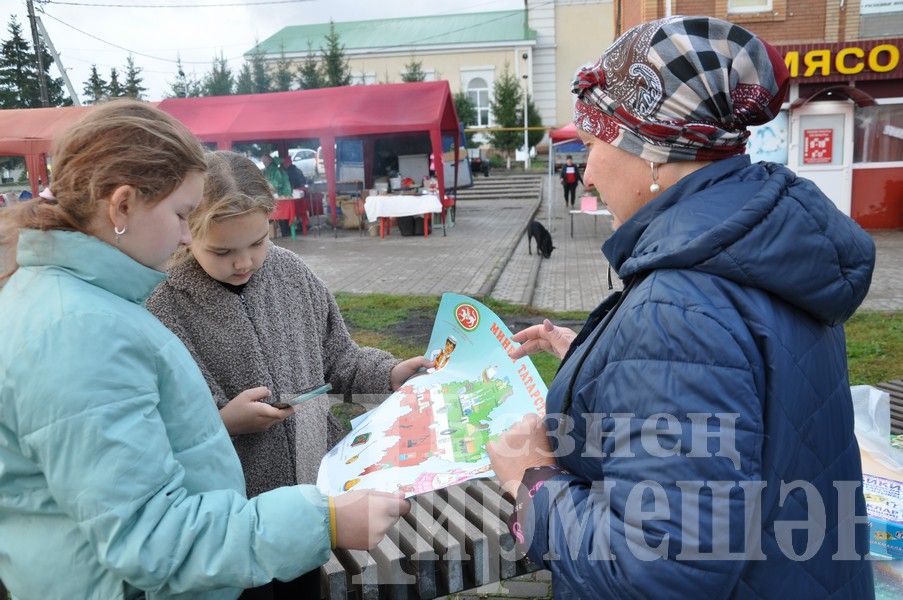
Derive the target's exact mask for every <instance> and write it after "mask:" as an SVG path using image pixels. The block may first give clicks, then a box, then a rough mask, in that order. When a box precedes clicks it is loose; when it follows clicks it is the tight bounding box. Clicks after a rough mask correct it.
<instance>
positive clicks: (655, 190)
mask: <svg viewBox="0 0 903 600" xmlns="http://www.w3.org/2000/svg"><path fill="white" fill-rule="evenodd" d="M649 168H651V169H652V185H650V186H649V191H650V192H652V193H653V194H657V193H658V192H659V191H660V190H661V189H662V186H660V185H659V184H658V165H657V164H655V163H654V162H651V161H650V162H649Z"/></svg>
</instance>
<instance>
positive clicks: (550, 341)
mask: <svg viewBox="0 0 903 600" xmlns="http://www.w3.org/2000/svg"><path fill="white" fill-rule="evenodd" d="M575 337H577V332H576V331H574V330H573V329H568V328H567V327H558V326H556V325H553V324H552V322H551V321H550V320H548V319H545V320H544V321H543V322H542V325H533V326H532V327H527V328H526V329H522V330H521V331H518V332H517V333H515V334H514V335H513V336H511V339H512V340H514V341H515V342H518V343H519V344H520V346H518V347H517V348H514V349H512V350H509V351H508V356H510V357H511V358H513V359H515V360H517V359H518V358H523V357H524V356H527V355H528V354H536V353H537V352H549V353H551V354H554V355H555V356H557V357H558V358H559V359H561V358H564V355H565V354H567V351H568V348H570V347H571V342H573V341H574V338H575Z"/></svg>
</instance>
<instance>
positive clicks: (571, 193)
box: [561, 154, 583, 208]
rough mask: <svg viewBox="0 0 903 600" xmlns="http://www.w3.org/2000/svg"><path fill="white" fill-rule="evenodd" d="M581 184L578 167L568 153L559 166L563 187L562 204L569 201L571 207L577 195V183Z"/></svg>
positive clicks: (581, 179)
mask: <svg viewBox="0 0 903 600" xmlns="http://www.w3.org/2000/svg"><path fill="white" fill-rule="evenodd" d="M578 183H579V184H581V185H583V177H582V176H581V175H580V167H578V166H577V165H575V164H574V157H573V156H571V155H570V154H568V155H567V158H566V159H565V161H564V164H563V165H562V166H561V185H562V187H564V205H565V206H567V205H568V203H570V206H571V208H573V207H574V202H575V200H576V197H577V184H578Z"/></svg>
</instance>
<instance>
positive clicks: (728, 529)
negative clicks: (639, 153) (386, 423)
mask: <svg viewBox="0 0 903 600" xmlns="http://www.w3.org/2000/svg"><path fill="white" fill-rule="evenodd" d="M603 251H604V253H605V255H606V256H607V257H608V258H609V261H610V263H611V264H612V266H613V267H614V268H615V269H616V270H617V272H618V274H619V276H620V277H621V278H622V279H623V280H624V281H625V282H626V291H625V293H624V294H623V295H622V296H621V297H620V298H618V303H617V305H616V306H614V308H613V309H612V304H614V302H613V300H612V301H609V302H607V303H603V306H601V307H600V308H599V309H597V310H596V311H595V312H594V314H593V315H591V318H590V320H589V321H588V324H587V327H585V328H584V331H583V332H581V334H580V336H579V337H578V338H577V340H576V341H575V344H574V345H573V346H572V349H571V353H570V355H569V356H568V357H567V358H566V360H565V362H564V363H563V365H562V367H561V369H560V371H559V373H558V375H557V376H556V378H555V381H554V382H553V384H552V386H551V388H550V389H549V394H548V412H549V414H550V415H552V414H555V413H565V414H566V415H568V417H569V420H568V419H564V420H562V425H561V427H560V428H559V430H558V433H556V434H555V435H553V438H557V439H558V442H559V443H560V444H562V445H561V446H559V448H560V449H561V454H562V456H560V457H559V458H558V463H559V467H560V468H561V469H563V471H562V472H559V473H558V474H557V475H552V476H551V478H549V479H546V480H545V483H544V484H543V485H541V486H540V485H537V486H536V487H535V488H534V492H535V494H536V495H535V496H534V497H533V498H532V502H526V503H525V505H524V508H523V509H522V513H521V525H522V527H523V533H524V538H525V541H526V544H527V546H528V548H529V555H530V557H531V558H532V559H533V560H534V561H537V562H543V563H544V564H545V565H546V567H547V568H550V569H551V570H552V572H553V582H554V585H553V587H554V592H555V597H556V598H594V597H599V598H603V597H604V598H642V597H701V598H722V597H743V598H760V597H774V598H807V597H828V596H830V597H836V598H869V597H872V596H873V595H874V591H873V585H872V570H871V567H870V565H869V563H868V562H867V561H866V560H862V559H861V558H860V557H861V556H862V555H864V554H866V553H867V550H868V540H867V528H866V526H865V525H864V518H863V515H864V514H865V505H864V500H863V495H862V491H861V487H860V484H861V479H862V474H861V468H860V460H859V448H858V446H857V444H856V439H855V437H854V435H853V410H852V404H851V399H850V391H849V384H848V378H847V361H846V352H845V340H844V332H843V327H842V323H843V322H844V321H845V320H846V319H847V318H849V317H850V316H851V315H852V314H853V312H854V310H855V309H856V307H857V306H858V305H859V304H860V302H861V301H862V299H863V298H864V296H865V294H866V291H867V289H868V286H869V283H870V281H871V274H872V269H873V266H874V256H875V254H874V244H873V242H872V240H871V238H870V237H869V236H868V235H867V234H866V233H865V232H863V231H862V230H861V229H860V228H859V227H858V226H857V225H856V224H855V223H854V222H853V221H851V220H850V219H849V218H847V217H846V216H844V215H843V214H841V213H840V212H839V211H838V210H836V208H835V207H834V206H833V204H832V203H831V202H830V200H828V199H827V198H826V197H825V196H824V194H822V193H821V192H820V191H819V190H818V188H817V187H816V186H815V185H814V184H812V182H810V181H808V180H805V179H799V178H797V177H796V176H795V175H794V174H793V173H792V172H791V171H789V170H788V169H786V168H784V167H782V166H778V165H773V164H765V163H760V164H756V165H750V164H749V159H748V158H747V157H745V156H744V157H736V158H731V159H727V160H722V161H719V162H715V163H713V164H711V165H709V166H706V167H704V168H702V169H700V170H698V171H696V172H695V173H693V174H691V175H689V176H687V177H685V178H684V179H682V180H681V181H680V182H678V183H677V184H676V185H674V186H672V187H671V188H670V189H668V190H667V191H666V192H664V193H663V194H661V196H660V197H658V198H657V199H655V201H653V202H651V203H649V204H647V205H646V206H644V207H643V208H642V209H641V210H640V211H639V212H638V213H637V214H636V215H634V217H633V218H632V219H630V220H628V221H627V222H626V223H624V225H623V226H622V227H620V228H619V229H618V230H617V231H616V233H615V234H614V235H613V236H612V237H611V238H610V239H609V240H608V241H607V242H606V243H605V245H604V246H603ZM650 417H651V418H650ZM552 425H553V426H554V422H553V423H552ZM571 426H572V427H573V428H572V429H570V427H571ZM644 427H645V428H646V429H645V435H644ZM656 431H657V432H658V435H656V434H655V432H656ZM707 434H708V435H707ZM528 475H529V474H528ZM528 479H529V477H526V478H525V482H527V483H529V481H528ZM536 483H538V481H537V482H536ZM537 490H538V491H537ZM807 506H808V509H809V510H807ZM854 517H856V518H858V520H854ZM807 519H808V520H809V521H807ZM807 524H808V525H811V528H810V529H809V530H808V531H807V530H806V529H805V527H806V526H807ZM835 555H836V556H835ZM832 557H833V558H832Z"/></svg>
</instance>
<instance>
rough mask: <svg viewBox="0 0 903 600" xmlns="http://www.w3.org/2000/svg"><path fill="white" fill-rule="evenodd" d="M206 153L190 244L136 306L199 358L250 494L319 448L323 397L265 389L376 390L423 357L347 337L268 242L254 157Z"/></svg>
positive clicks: (312, 458)
mask: <svg viewBox="0 0 903 600" xmlns="http://www.w3.org/2000/svg"><path fill="white" fill-rule="evenodd" d="M207 163H208V174H207V178H206V181H205V184H204V198H203V201H202V203H201V206H200V207H199V208H198V210H196V211H195V212H194V213H192V215H191V216H190V226H191V231H192V238H193V241H192V244H191V247H190V252H188V251H187V252H186V253H185V255H184V256H180V257H177V259H176V262H175V265H176V266H175V267H173V268H172V269H171V270H170V274H169V279H168V280H167V281H165V282H164V283H162V284H161V285H160V286H159V287H157V289H156V290H155V291H154V293H153V295H152V296H151V298H150V299H149V300H148V303H147V307H148V309H149V310H150V311H151V312H152V313H154V314H155V315H156V316H157V317H158V318H159V319H160V320H161V321H162V322H163V324H164V325H166V326H167V327H168V328H169V329H170V330H172V331H173V332H174V333H175V334H176V335H177V336H178V337H179V338H180V339H181V340H182V341H183V342H184V343H185V345H186V346H187V347H188V349H189V350H190V351H191V353H192V355H193V356H194V358H195V360H196V361H197V362H198V365H199V366H200V367H201V371H202V372H203V374H204V377H205V378H206V380H207V383H208V384H209V385H210V389H211V391H212V392H213V397H214V399H215V400H216V403H217V406H218V407H219V409H220V415H221V416H222V418H223V421H224V422H225V424H226V429H227V430H228V431H229V434H230V435H231V436H232V441H233V443H234V444H235V448H236V450H237V452H238V455H239V458H240V459H241V463H242V466H243V468H244V473H245V480H246V485H247V492H248V497H253V496H256V495H258V494H260V493H262V492H265V491H267V490H270V489H273V488H276V487H279V486H283V485H292V484H295V483H313V482H314V481H315V480H316V476H317V468H318V466H319V463H320V460H321V458H322V457H323V455H324V454H325V452H326V423H327V418H328V406H329V403H328V401H327V400H326V399H325V398H321V399H319V400H308V401H306V402H304V403H302V404H301V405H300V407H298V408H297V409H292V408H285V409H277V408H275V407H273V406H271V404H270V403H271V402H273V400H276V399H280V400H283V399H285V398H290V397H292V396H293V395H295V394H297V393H298V392H300V391H301V390H303V389H306V388H309V387H312V386H316V385H320V384H322V383H324V382H328V383H330V384H332V389H333V391H335V392H338V393H343V394H345V393H355V394H360V393H366V394H382V396H385V395H388V394H389V393H390V392H391V391H392V390H395V389H397V388H398V387H399V386H400V385H401V384H402V383H403V382H404V381H405V380H406V379H407V378H408V377H410V376H411V375H413V374H414V373H415V372H416V371H417V370H418V369H419V368H420V367H422V366H428V365H429V363H428V361H427V360H426V359H425V358H423V357H417V358H412V359H410V360H407V361H403V362H398V361H397V360H396V359H395V358H394V357H393V356H392V355H391V354H388V353H386V352H383V351H381V350H377V349H375V348H361V347H359V346H358V345H357V344H355V343H354V341H353V340H352V339H351V337H350V336H349V334H348V330H347V328H346V327H345V323H344V321H343V320H342V315H341V314H340V312H339V308H338V306H337V305H336V302H335V299H334V298H333V296H332V294H331V293H330V292H329V290H328V289H326V286H325V285H324V284H323V282H322V281H321V280H320V279H318V278H317V277H316V276H315V275H314V274H313V273H312V272H311V271H310V269H308V267H307V265H305V264H304V262H303V261H302V260H301V259H300V258H299V257H298V256H297V255H296V254H294V253H293V252H291V251H288V250H285V249H283V248H279V247H277V246H274V245H272V244H271V243H270V242H269V240H268V234H269V222H268V216H269V214H270V212H271V211H272V209H273V202H274V201H273V198H272V196H271V194H270V192H269V188H268V186H267V183H266V180H265V179H264V178H263V176H262V175H261V174H260V171H259V170H258V169H257V167H256V166H255V165H254V164H253V163H252V162H251V161H250V160H248V159H247V158H245V157H243V156H241V155H239V154H235V153H232V152H214V153H210V154H208V158H207ZM296 411H297V412H296Z"/></svg>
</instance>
